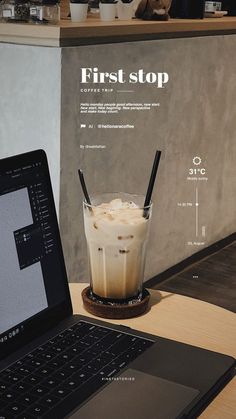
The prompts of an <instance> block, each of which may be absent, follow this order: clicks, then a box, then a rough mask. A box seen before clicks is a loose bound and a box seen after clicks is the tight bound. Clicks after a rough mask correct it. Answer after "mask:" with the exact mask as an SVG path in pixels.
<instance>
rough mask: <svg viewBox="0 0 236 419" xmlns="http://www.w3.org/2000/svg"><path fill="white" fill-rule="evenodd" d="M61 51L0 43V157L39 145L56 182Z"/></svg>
mask: <svg viewBox="0 0 236 419" xmlns="http://www.w3.org/2000/svg"><path fill="white" fill-rule="evenodd" d="M60 98H61V50H60V49H59V48H46V47H31V46H23V45H8V44H0V158H3V157H7V156H10V155H13V154H18V153H23V152H26V151H30V150H34V149H36V148H43V149H45V150H46V152H47V154H48V158H49V164H50V169H51V175H52V182H53V187H54V193H55V198H56V202H57V207H58V202H59V183H60V108H61V104H60Z"/></svg>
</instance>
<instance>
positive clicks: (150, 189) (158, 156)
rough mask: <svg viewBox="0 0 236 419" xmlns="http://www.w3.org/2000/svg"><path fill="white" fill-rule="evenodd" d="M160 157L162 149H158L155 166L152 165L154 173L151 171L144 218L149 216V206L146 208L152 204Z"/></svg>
mask: <svg viewBox="0 0 236 419" xmlns="http://www.w3.org/2000/svg"><path fill="white" fill-rule="evenodd" d="M160 158H161V151H160V150H157V151H156V154H155V159H154V162H153V166H152V173H151V176H150V179H149V184H148V188H147V193H146V198H145V202H144V211H143V217H144V218H148V210H149V208H146V207H148V206H149V205H150V202H151V198H152V191H153V187H154V183H155V180H156V175H157V170H158V166H159V163H160Z"/></svg>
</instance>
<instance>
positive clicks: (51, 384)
mask: <svg viewBox="0 0 236 419" xmlns="http://www.w3.org/2000/svg"><path fill="white" fill-rule="evenodd" d="M58 384H60V380H58V379H56V378H54V377H53V376H52V377H49V378H47V379H46V380H44V381H43V382H42V385H43V386H44V387H47V388H48V389H54V388H56V387H57V386H58Z"/></svg>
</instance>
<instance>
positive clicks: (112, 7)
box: [99, 0, 117, 21]
mask: <svg viewBox="0 0 236 419" xmlns="http://www.w3.org/2000/svg"><path fill="white" fill-rule="evenodd" d="M116 3H117V1H112V0H102V1H101V2H100V3H99V10H100V19H101V20H102V21H111V20H115V17H116V12H117V7H116Z"/></svg>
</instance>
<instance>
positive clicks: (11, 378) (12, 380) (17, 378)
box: [4, 374, 22, 384]
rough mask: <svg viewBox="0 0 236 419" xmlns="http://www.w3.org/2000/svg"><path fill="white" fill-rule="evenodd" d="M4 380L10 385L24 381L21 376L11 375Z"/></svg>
mask: <svg viewBox="0 0 236 419" xmlns="http://www.w3.org/2000/svg"><path fill="white" fill-rule="evenodd" d="M4 380H6V381H7V382H8V383H11V384H15V383H17V382H18V381H20V380H22V376H20V375H19V374H9V375H7V376H5V377H4Z"/></svg>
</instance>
